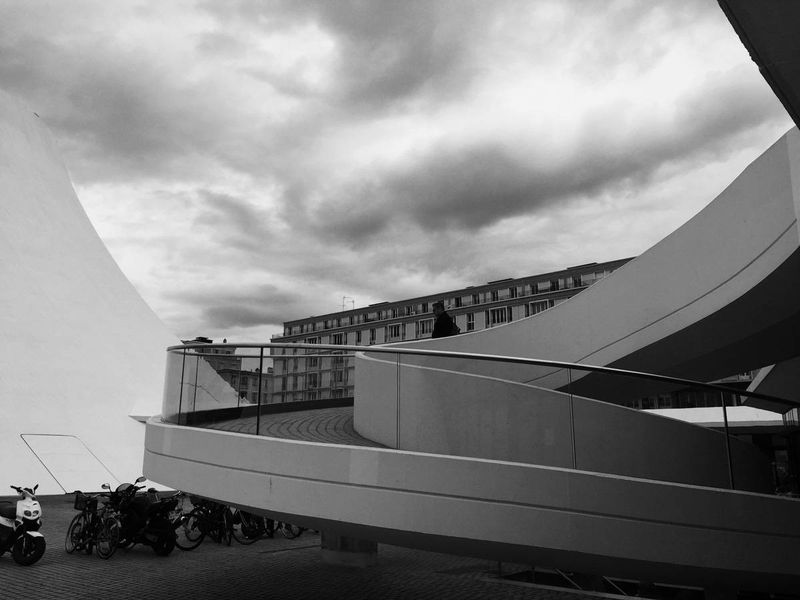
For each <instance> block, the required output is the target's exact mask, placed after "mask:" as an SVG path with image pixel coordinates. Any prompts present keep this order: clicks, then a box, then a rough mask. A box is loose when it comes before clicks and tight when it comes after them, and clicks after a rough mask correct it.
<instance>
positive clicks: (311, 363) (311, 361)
mask: <svg viewBox="0 0 800 600" xmlns="http://www.w3.org/2000/svg"><path fill="white" fill-rule="evenodd" d="M318 364H319V359H318V358H317V357H316V356H312V357H311V358H309V359H308V367H309V368H310V369H312V368H316V367H317V365H318Z"/></svg>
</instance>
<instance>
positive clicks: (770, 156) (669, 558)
mask: <svg viewBox="0 0 800 600" xmlns="http://www.w3.org/2000/svg"><path fill="white" fill-rule="evenodd" d="M729 4H735V5H737V6H740V5H741V6H744V3H738V2H733V3H729ZM742 10H745V9H742ZM788 22H789V21H787V23H788ZM795 37H796V36H795ZM799 213H800V134H798V132H797V130H796V129H795V130H792V131H790V132H789V133H788V134H787V135H786V136H784V137H783V138H782V139H781V140H779V141H778V142H777V143H776V144H775V145H773V147H772V148H770V149H769V150H768V151H767V152H766V153H765V154H764V155H763V156H762V157H760V158H759V159H758V160H756V161H755V162H754V163H753V164H752V165H750V166H749V167H748V168H747V169H746V170H745V172H744V173H743V174H742V175H741V176H740V177H739V178H737V179H736V181H734V182H733V183H732V184H731V185H730V186H729V187H728V188H727V189H726V190H725V191H724V192H723V193H722V194H720V196H719V197H718V198H717V199H715V200H714V201H713V202H712V203H711V204H710V205H709V206H708V207H707V208H706V209H705V210H703V211H702V212H701V213H700V214H698V215H697V216H696V217H695V218H693V219H692V220H691V221H690V222H688V223H687V224H686V225H685V226H683V227H681V228H680V229H679V230H678V231H676V232H675V233H673V234H672V235H670V236H668V237H667V238H666V239H665V240H663V241H662V242H660V243H659V244H657V245H656V246H654V247H653V248H652V249H651V250H649V251H648V252H646V253H645V254H643V255H642V256H641V257H639V258H638V259H636V260H634V261H632V262H630V263H628V264H626V265H625V266H624V267H622V268H621V269H619V270H617V271H616V272H615V273H614V274H613V275H612V276H610V277H608V278H606V279H605V280H602V281H600V282H599V283H597V284H595V285H594V286H592V287H590V288H589V289H588V290H586V291H584V292H582V293H581V294H579V295H577V296H575V297H573V298H572V299H571V300H569V301H568V302H565V303H563V304H561V305H559V306H558V307H556V308H554V309H551V310H549V311H546V312H544V313H540V314H538V315H536V316H535V317H533V318H530V319H527V320H524V321H518V322H516V323H512V324H510V325H506V326H502V327H498V328H495V329H491V330H484V331H480V332H476V333H473V334H467V335H461V336H458V337H454V338H446V339H443V340H432V341H428V342H424V343H421V342H415V343H413V344H408V346H412V347H413V346H418V347H425V348H434V349H444V350H455V351H464V352H470V351H472V352H478V353H481V354H491V353H494V354H497V355H509V356H527V357H533V358H540V359H550V360H560V361H566V362H583V363H585V364H596V365H607V366H616V367H620V368H626V369H632V370H639V371H651V372H656V373H661V374H666V375H673V376H679V377H684V378H690V379H699V380H705V381H708V380H713V379H716V378H718V377H721V376H725V375H729V374H732V373H735V372H738V371H743V370H747V369H751V368H755V367H759V366H764V365H768V364H779V365H781V367H779V368H776V370H775V373H774V375H773V377H772V378H771V381H772V383H771V385H772V386H773V387H774V386H777V388H778V389H771V391H772V392H773V393H778V392H780V394H781V395H783V396H792V395H794V397H795V398H796V397H797V395H796V394H797V391H796V390H794V391H792V390H788V389H782V388H781V385H782V383H781V382H786V381H792V378H791V377H779V376H778V373H779V372H780V371H783V370H784V369H785V368H786V367H787V365H791V364H793V363H792V361H794V360H795V359H796V357H797V356H799V355H800V346H799V344H800V340H799V339H798V335H797V332H798V331H799V330H800V281H798V279H800V250H798V248H799V247H800V244H799V243H798V242H799V240H800V230H799V229H798V223H797V216H798V214H799ZM569 375H570V374H569V373H568V372H566V371H563V370H561V371H555V370H553V369H551V368H532V367H522V366H520V365H506V366H502V365H499V364H498V363H493V362H477V361H474V360H465V359H452V358H447V359H445V358H441V357H436V358H434V357H410V356H403V357H402V358H401V360H399V361H394V360H387V359H386V358H384V357H383V355H382V354H380V353H377V352H372V353H369V352H367V353H366V354H365V355H362V356H361V357H360V358H359V359H358V361H357V366H356V378H357V381H356V399H355V407H354V410H355V412H354V420H355V425H356V429H357V431H358V432H359V433H361V434H362V435H365V436H366V437H370V438H372V439H374V440H376V441H378V442H380V443H382V444H385V445H387V446H389V448H369V447H366V448H365V447H361V446H358V447H357V446H348V445H333V444H326V443H313V442H302V441H295V440H286V439H277V438H265V437H260V438H258V437H253V436H248V435H244V434H239V433H232V432H222V431H211V430H202V429H192V428H187V427H181V426H176V425H174V424H170V423H166V422H164V421H162V420H161V419H157V418H154V419H151V420H150V421H149V422H148V426H147V439H146V453H145V473H146V474H147V475H148V476H150V477H151V478H153V479H157V480H159V481H162V482H165V483H169V484H170V485H173V486H175V487H179V488H183V489H187V490H191V491H193V492H195V493H198V494H201V495H204V496H208V497H212V498H216V499H219V500H222V501H224V502H228V503H231V504H236V505H239V506H243V507H247V508H249V509H251V510H256V511H262V512H268V513H270V514H272V515H274V516H276V517H278V518H284V519H288V520H290V521H294V522H298V523H300V524H302V525H307V526H312V527H316V528H319V529H323V530H327V531H330V532H333V533H336V534H339V535H343V536H352V537H357V538H363V539H368V540H378V541H384V542H389V543H397V544H403V545H408V546H412V547H419V548H427V549H435V550H442V551H447V552H457V553H464V554H469V555H473V556H483V557H487V558H490V559H493V560H509V561H513V562H519V563H527V564H536V565H547V566H555V567H559V568H562V569H566V570H577V571H582V572H585V573H598V574H605V575H616V576H621V577H630V578H636V579H640V580H644V581H651V582H652V581H658V582H670V581H672V582H679V583H683V584H696V585H701V586H704V587H707V588H742V589H752V590H761V591H784V592H795V593H796V591H797V590H798V589H800V561H798V560H797V556H800V525H799V524H800V518H799V517H800V501H798V500H795V499H790V498H784V497H777V496H772V495H767V494H758V493H752V492H749V491H739V490H732V489H725V487H724V486H725V483H726V482H725V481H724V480H723V479H724V477H723V478H720V472H721V471H722V473H723V474H724V469H723V468H721V467H722V465H723V464H724V461H723V460H722V448H723V447H724V444H723V443H722V436H720V435H718V434H716V433H714V432H711V431H706V430H703V429H701V428H699V427H696V426H694V425H690V424H686V423H682V422H677V421H673V420H670V419H667V418H664V417H659V416H655V415H649V414H642V413H636V412H634V411H630V410H627V409H623V408H620V407H618V406H615V405H614V404H613V403H614V402H615V401H620V400H621V399H622V398H623V397H624V396H625V395H628V394H647V393H652V391H653V390H655V389H658V386H655V387H650V386H643V385H642V383H641V382H640V381H638V380H631V381H630V382H625V381H619V380H616V381H613V382H612V383H608V380H606V379H602V378H600V377H599V376H595V375H587V376H580V374H578V373H575V374H574V377H573V381H572V382H571V383H570V386H569V388H570V390H571V392H572V393H573V394H574V395H570V394H565V393H564V389H565V386H566V384H567V383H568V381H569V378H570V377H569ZM765 385H766V384H765ZM172 393H173V394H174V391H173V392H172ZM581 396H585V397H581ZM589 398H591V399H589ZM598 398H599V399H600V400H602V401H598V400H597V399H598ZM170 402H171V401H170ZM170 402H168V401H167V398H166V395H165V408H169V410H165V411H164V414H167V415H168V414H171V411H174V402H172V404H170ZM168 405H169V406H168ZM731 450H732V453H733V457H734V465H735V469H736V470H735V472H734V479H735V480H736V481H737V482H738V483H739V484H744V485H747V486H749V488H750V489H760V488H759V482H758V477H757V474H758V468H759V465H758V463H759V457H758V453H757V451H756V450H755V449H754V448H752V447H747V446H746V445H744V444H734V445H733V446H732V448H731Z"/></svg>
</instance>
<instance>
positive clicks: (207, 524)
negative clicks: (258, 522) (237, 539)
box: [173, 496, 233, 550]
mask: <svg viewBox="0 0 800 600" xmlns="http://www.w3.org/2000/svg"><path fill="white" fill-rule="evenodd" d="M190 500H191V503H192V505H193V508H192V510H191V511H190V512H189V514H183V515H181V516H180V517H178V518H177V519H175V520H174V521H173V527H174V528H175V534H176V536H177V537H176V540H175V545H177V546H178V548H180V549H181V550H194V549H195V548H197V547H198V546H199V545H200V544H201V543H202V542H203V540H204V539H205V538H206V536H208V537H210V538H211V539H212V540H214V541H215V542H217V543H221V544H226V545H228V546H230V545H231V539H232V537H233V526H232V523H231V520H232V514H231V511H230V510H229V509H228V507H227V506H226V505H224V504H220V503H219V502H214V501H213V500H206V499H205V498H198V497H196V496H192V497H191V498H190Z"/></svg>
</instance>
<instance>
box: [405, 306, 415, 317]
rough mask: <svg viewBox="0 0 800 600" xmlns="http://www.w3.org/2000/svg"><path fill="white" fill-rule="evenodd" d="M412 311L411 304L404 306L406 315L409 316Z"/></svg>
mask: <svg viewBox="0 0 800 600" xmlns="http://www.w3.org/2000/svg"><path fill="white" fill-rule="evenodd" d="M413 312H414V311H413V310H412V307H411V306H406V316H407V317H408V316H411V314H412V313H413Z"/></svg>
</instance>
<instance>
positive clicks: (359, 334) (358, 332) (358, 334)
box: [356, 331, 361, 344]
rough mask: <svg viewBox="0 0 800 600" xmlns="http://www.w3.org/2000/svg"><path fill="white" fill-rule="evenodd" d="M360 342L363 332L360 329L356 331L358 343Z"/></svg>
mask: <svg viewBox="0 0 800 600" xmlns="http://www.w3.org/2000/svg"><path fill="white" fill-rule="evenodd" d="M360 343H361V332H360V331H356V344H360Z"/></svg>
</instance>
